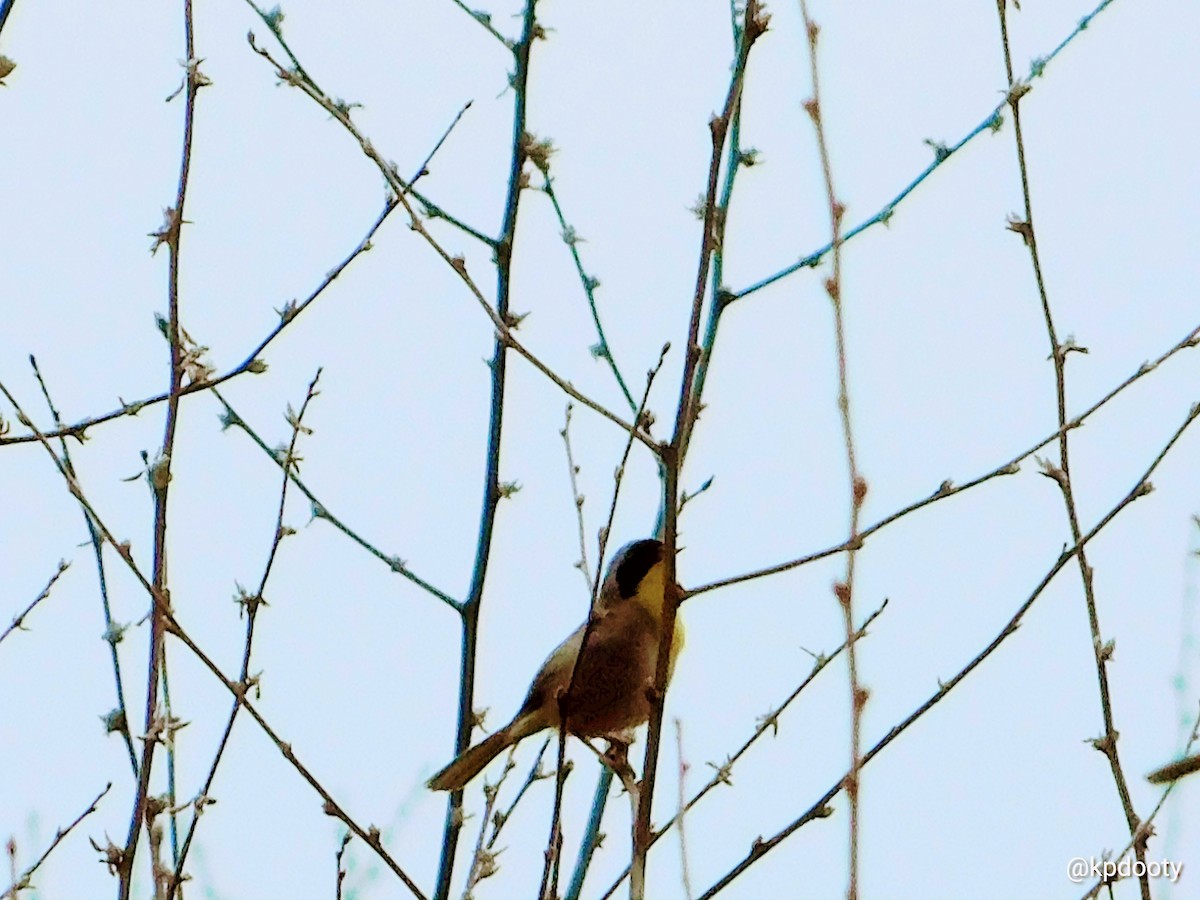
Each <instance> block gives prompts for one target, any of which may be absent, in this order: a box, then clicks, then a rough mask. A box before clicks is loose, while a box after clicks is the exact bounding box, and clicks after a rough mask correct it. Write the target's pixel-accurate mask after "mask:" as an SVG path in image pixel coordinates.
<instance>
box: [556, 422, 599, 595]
mask: <svg viewBox="0 0 1200 900" xmlns="http://www.w3.org/2000/svg"><path fill="white" fill-rule="evenodd" d="M572 409H574V406H572V404H570V403H568V404H567V412H566V415H565V416H564V421H563V427H562V431H560V432H559V433H558V435H559V437H561V438H562V439H563V445H564V446H565V447H566V450H567V474H568V475H569V476H570V478H571V501H572V503H573V504H574V506H575V520H576V522H578V524H579V562H578V563H576V565H575V567H576V568H577V569H579V573H580V574H581V575H583V581H584V584H586V585H587V590H588V591H589V597H590V591H591V590H592V567H591V566H590V565H588V556H587V529H586V527H585V526H584V521H583V494H581V493H579V466H578V465H577V464H576V462H575V454H574V453H573V452H572V450H571V410H572Z"/></svg>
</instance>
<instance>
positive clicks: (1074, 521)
mask: <svg viewBox="0 0 1200 900" xmlns="http://www.w3.org/2000/svg"><path fill="white" fill-rule="evenodd" d="M1007 6H1008V0H996V10H997V12H998V13H999V17H1000V43H1001V47H1002V50H1003V53H1004V72H1005V75H1006V76H1007V78H1008V94H1007V96H1006V98H1005V99H1006V101H1007V102H1008V105H1009V108H1010V109H1011V110H1012V118H1013V136H1014V141H1015V144H1016V151H1017V168H1018V170H1019V171H1020V175H1021V196H1022V200H1023V202H1024V207H1025V218H1024V219H1023V220H1017V219H1013V220H1010V222H1009V228H1010V229H1011V230H1013V231H1015V232H1017V233H1018V234H1020V235H1021V237H1022V239H1023V240H1024V241H1025V246H1026V247H1027V248H1028V249H1029V257H1030V260H1031V262H1032V263H1033V275H1034V280H1035V281H1036V283H1037V290H1038V298H1039V299H1040V301H1041V306H1042V317H1043V319H1044V321H1045V325H1046V336H1047V338H1048V339H1049V343H1050V357H1051V359H1052V360H1053V362H1054V393H1055V399H1056V401H1057V405H1058V427H1059V429H1060V433H1059V436H1058V455H1059V461H1058V465H1057V466H1055V465H1053V464H1051V463H1046V464H1044V466H1043V471H1044V473H1045V474H1046V475H1048V476H1050V477H1051V478H1052V479H1053V480H1054V481H1055V483H1056V484H1057V485H1058V487H1059V490H1060V492H1061V493H1062V498H1063V505H1064V506H1065V508H1066V513H1067V521H1068V522H1069V524H1070V527H1071V539H1072V540H1074V541H1075V542H1076V543H1079V539H1080V535H1081V533H1082V532H1081V530H1080V527H1079V513H1078V510H1077V509H1076V505H1075V490H1074V486H1073V485H1072V482H1071V462H1070V454H1069V443H1070V441H1069V438H1070V435H1069V434H1068V433H1067V430H1066V424H1067V387H1066V363H1067V355H1068V354H1069V352H1070V351H1071V350H1079V349H1080V348H1078V347H1076V346H1075V344H1074V342H1073V341H1072V340H1071V339H1070V338H1068V339H1067V342H1066V343H1062V342H1060V341H1059V339H1058V333H1057V331H1056V329H1055V325H1054V316H1053V314H1052V312H1051V310H1050V299H1049V295H1048V293H1047V291H1046V282H1045V279H1044V278H1043V276H1042V262H1041V256H1040V254H1039V253H1038V242H1037V232H1036V230H1035V229H1034V225H1033V201H1032V199H1031V194H1030V190H1029V169H1028V165H1027V163H1026V158H1025V139H1024V137H1023V135H1022V132H1021V98H1022V97H1024V96H1025V95H1026V94H1027V93H1028V92H1029V91H1030V90H1031V88H1030V86H1029V83H1028V82H1024V81H1017V80H1016V79H1015V78H1014V77H1013V64H1012V51H1011V49H1010V47H1009V39H1008V13H1007ZM1077 562H1078V564H1079V574H1080V578H1081V579H1082V582H1083V595H1084V601H1085V604H1086V606H1087V615H1088V627H1089V630H1090V632H1091V645H1092V653H1093V656H1094V660H1095V667H1096V679H1097V682H1098V683H1099V689H1100V710H1101V715H1102V718H1103V721H1104V736H1103V737H1102V738H1100V739H1099V740H1096V741H1093V746H1095V748H1096V749H1097V750H1099V751H1100V752H1102V753H1103V754H1104V755H1105V757H1106V758H1107V759H1108V764H1109V769H1110V771H1111V772H1112V778H1113V782H1114V784H1115V785H1116V789H1117V796H1118V798H1119V799H1120V803H1121V809H1122V811H1123V812H1124V813H1125V822H1126V824H1127V826H1128V828H1129V833H1130V835H1132V836H1136V835H1138V834H1139V833H1140V832H1141V819H1139V818H1138V814H1137V812H1136V810H1135V809H1134V806H1133V797H1132V796H1131V794H1130V792H1129V784H1128V782H1127V781H1126V778H1125V772H1124V770H1123V769H1122V768H1121V758H1120V754H1119V752H1118V750H1117V737H1118V734H1117V728H1116V725H1115V722H1114V717H1113V710H1112V695H1111V693H1110V691H1109V686H1108V661H1109V660H1110V659H1111V658H1112V648H1113V645H1112V642H1111V641H1109V642H1105V641H1104V639H1103V636H1102V634H1101V630H1100V618H1099V613H1098V611H1097V608H1096V593H1095V586H1094V580H1093V573H1094V570H1093V569H1092V566H1091V564H1090V563H1089V562H1088V558H1087V553H1086V551H1085V550H1084V548H1083V547H1082V546H1081V547H1080V548H1079V554H1078V557H1077ZM1146 838H1147V839H1148V838H1149V835H1146ZM1134 853H1135V854H1136V856H1137V859H1138V861H1139V863H1141V869H1142V874H1141V875H1140V876H1139V878H1138V881H1139V883H1140V887H1141V895H1142V900H1150V876H1149V874H1148V873H1147V872H1146V870H1145V862H1146V847H1145V843H1144V842H1142V843H1138V842H1137V841H1135V842H1134Z"/></svg>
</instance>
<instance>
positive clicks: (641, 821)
mask: <svg viewBox="0 0 1200 900" xmlns="http://www.w3.org/2000/svg"><path fill="white" fill-rule="evenodd" d="M769 22H770V17H769V16H768V15H767V14H766V12H765V11H764V10H763V9H762V8H761V7H760V5H759V4H758V2H757V0H747V2H746V11H745V16H744V19H743V23H742V40H741V43H740V45H739V46H738V51H737V57H736V59H735V61H734V66H733V74H732V76H731V78H730V82H729V90H728V92H727V94H726V97H725V104H724V106H723V107H722V109H721V112H720V113H718V114H717V115H715V116H713V118H712V119H711V120H710V121H709V131H710V132H711V135H712V155H711V156H710V158H709V166H708V180H707V186H706V191H705V195H704V231H703V235H702V237H701V240H700V261H699V264H698V266H697V271H696V283H695V290H694V292H693V295H692V312H691V316H690V319H689V322H688V337H687V345H686V348H685V350H684V363H683V375H682V377H681V379H680V390H679V406H678V408H677V410H676V413H675V428H674V432H673V435H672V437H671V441H670V443H667V444H664V445H663V446H662V447H661V448H660V450H659V453H660V457H661V460H662V477H663V504H662V510H663V518H662V521H663V535H662V540H663V544H664V545H665V547H666V553H665V557H666V565H665V567H664V568H665V570H666V571H665V579H666V598H665V602H664V604H663V619H662V623H661V628H662V636H661V639H660V641H661V642H660V644H659V648H658V660H657V670H656V672H655V676H654V687H653V689H652V691H651V696H650V724H649V728H648V730H647V736H646V755H645V761H644V763H643V766H642V784H641V788H640V791H639V794H638V804H637V815H636V816H635V817H634V825H633V860H632V862H631V863H630V897H631V898H633V900H643V898H644V897H645V878H646V854H647V853H648V852H649V850H650V844H651V838H652V833H651V828H650V816H651V812H652V806H653V799H654V785H655V782H656V778H657V775H656V772H657V768H658V753H659V746H660V743H661V740H662V724H663V706H664V702H665V700H666V686H667V672H668V669H669V666H670V656H671V642H672V639H673V638H674V634H675V618H676V615H677V613H678V611H679V601H680V597H679V596H678V588H677V586H676V583H675V582H676V578H675V547H676V536H677V532H678V514H679V479H680V474H681V471H682V468H683V462H684V457H685V456H686V453H687V446H688V442H689V439H690V437H691V433H692V430H693V428H694V427H695V424H696V418H697V416H698V414H699V410H700V398H699V397H698V396H697V394H696V391H695V387H696V377H697V367H698V366H699V364H700V358H701V354H702V351H701V348H700V345H699V343H698V341H699V336H700V316H701V313H702V311H703V308H704V297H705V293H706V287H707V284H708V275H709V267H710V264H711V262H712V258H713V254H714V253H715V252H716V250H717V249H718V247H719V244H720V239H721V235H722V234H723V225H722V224H721V222H720V221H719V219H718V211H717V196H718V193H717V192H718V189H719V176H720V170H721V159H722V156H723V155H724V149H725V142H726V138H727V137H728V135H729V128H730V124H731V122H732V121H733V117H734V111H735V110H736V109H737V105H738V100H739V99H740V97H741V92H742V84H743V81H744V78H745V73H746V62H747V60H748V59H749V56H750V48H751V47H753V46H754V42H755V41H756V40H758V38H760V37H761V36H762V35H763V34H764V33H765V32H766V30H767V26H768V24H769ZM713 302H718V301H717V300H716V299H715V298H714V301H713Z"/></svg>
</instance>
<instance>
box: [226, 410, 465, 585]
mask: <svg viewBox="0 0 1200 900" xmlns="http://www.w3.org/2000/svg"><path fill="white" fill-rule="evenodd" d="M213 396H214V397H216V398H217V402H219V403H220V404H221V405H222V406H223V407H224V409H225V412H224V415H223V416H222V419H221V421H222V423H223V424H224V426H225V427H226V428H233V427H237V428H239V429H240V430H241V431H242V432H243V433H244V434H245V435H246V436H247V437H248V438H250V440H252V441H253V442H254V443H255V444H256V445H257V446H258V448H259V449H260V450H262V451H263V453H265V454H266V455H267V456H269V457H270V458H271V460H272V461H273V462H274V463H275V464H276V465H277V466H279V467H280V469H281V470H283V471H284V472H286V474H287V478H288V480H289V481H291V483H292V484H294V485H295V486H296V489H297V490H299V491H300V493H301V494H303V495H304V496H305V497H306V498H307V499H308V501H309V502H310V503H311V504H312V514H313V518H315V519H324V520H325V521H326V522H328V523H329V524H330V525H332V526H333V527H334V528H336V529H337V530H338V531H340V532H341V533H342V534H344V535H346V537H348V538H350V540H352V541H354V543H356V544H358V545H359V546H360V547H362V548H363V549H364V550H366V551H367V552H368V553H370V554H371V555H372V556H374V557H375V558H376V559H378V560H379V561H380V562H382V563H384V564H385V565H386V566H387V567H388V568H389V569H391V570H392V571H393V572H395V573H397V574H398V575H402V576H403V577H404V578H406V579H408V580H409V581H411V582H412V583H413V584H415V585H416V586H417V587H419V588H421V589H422V590H423V591H426V592H427V593H429V594H430V595H432V596H434V597H436V598H437V599H438V600H441V601H442V602H443V603H445V604H446V605H447V606H449V607H451V608H453V609H458V608H459V602H458V601H457V600H455V599H454V598H453V597H451V596H450V595H449V594H448V593H446V592H445V591H443V590H442V589H440V588H438V587H436V586H435V585H433V584H431V583H429V582H428V581H426V580H425V579H424V578H422V577H421V576H419V575H417V574H416V573H415V572H413V571H412V570H411V569H410V568H409V567H408V563H407V562H406V561H405V560H404V559H403V558H402V557H400V556H397V555H395V554H389V553H384V552H383V551H382V550H380V549H379V548H378V547H376V546H375V545H374V544H372V543H371V542H370V541H368V540H367V539H366V538H364V537H363V536H362V535H360V534H359V533H358V532H357V531H355V530H354V529H353V528H351V527H350V526H349V525H347V524H346V523H345V522H344V521H342V520H341V519H340V518H338V516H336V515H335V514H334V513H333V512H331V511H330V509H329V507H328V506H326V505H325V504H324V503H323V502H322V501H321V500H320V499H318V498H317V495H316V494H314V493H313V491H312V489H311V488H309V486H308V485H307V484H305V483H304V480H303V479H302V478H301V477H300V474H299V472H297V471H296V468H295V467H288V466H286V465H284V455H283V453H282V452H281V451H280V450H278V449H275V448H272V447H270V446H268V445H267V442H266V441H264V440H263V439H262V437H261V436H259V434H258V432H257V431H255V430H254V429H253V428H251V427H250V425H249V424H248V423H247V422H246V420H245V419H243V418H242V416H241V415H240V414H239V413H238V411H237V410H235V409H234V408H233V407H232V406H231V405H230V404H229V401H227V400H226V399H225V397H224V396H223V395H222V394H221V392H220V391H217V390H214V391H213Z"/></svg>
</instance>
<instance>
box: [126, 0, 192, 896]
mask: <svg viewBox="0 0 1200 900" xmlns="http://www.w3.org/2000/svg"><path fill="white" fill-rule="evenodd" d="M183 31H184V62H183V66H184V73H185V74H184V84H183V94H184V110H183V150H182V153H181V158H180V162H179V180H178V185H177V187H176V191H175V202H174V205H173V206H171V207H170V208H168V209H167V210H166V213H165V217H164V218H165V221H164V224H163V227H162V230H161V231H159V232H157V233H156V234H155V235H154V238H155V244H154V249H157V248H158V246H159V245H160V244H163V245H166V248H167V254H168V262H167V269H168V271H167V318H166V325H165V334H166V337H167V341H168V343H169V344H170V353H171V370H170V389H169V391H168V392H167V412H166V422H165V424H164V428H163V439H162V445H161V447H160V449H159V453H158V458H157V459H156V460H154V462H153V463H152V464H150V466H149V468H148V469H147V477H148V481H149V482H150V488H151V490H152V492H153V495H154V561H153V576H152V584H153V587H154V596H156V597H159V598H162V599H163V600H164V601H165V604H164V605H163V606H160V605H159V604H157V603H156V604H154V606H153V607H152V608H151V611H150V635H149V637H150V653H149V657H150V660H149V664H148V665H147V671H146V711H145V717H144V725H143V734H144V737H143V738H142V756H141V762H140V764H139V766H138V783H137V792H136V794H135V797H134V802H133V810H132V812H131V814H130V817H129V835H128V837H127V838H126V840H125V850H124V853H123V854H122V856H121V864H120V866H119V867H118V870H117V876H118V879H119V889H118V892H117V896H118V898H119V900H129V896H130V892H131V891H132V889H133V866H134V861H135V859H136V857H137V846H138V836H139V835H140V834H141V830H142V828H143V827H145V828H146V830H147V833H149V832H150V831H151V830H152V829H153V827H154V818H155V817H154V815H148V814H147V812H148V803H149V799H150V775H151V772H152V770H153V765H154V750H155V747H156V746H157V744H158V742H159V740H161V739H162V737H163V735H164V733H166V734H167V751H168V753H169V754H172V755H173V754H174V732H173V730H172V731H166V729H168V728H170V726H171V725H172V723H173V718H172V717H171V715H170V711H169V710H168V711H167V713H166V717H165V719H164V715H163V713H162V712H161V711H160V710H159V698H158V689H159V681H160V680H161V679H162V678H163V676H164V674H165V668H164V667H165V660H164V658H163V637H164V628H165V623H164V620H163V614H164V612H165V611H166V610H168V609H169V604H170V601H169V599H168V598H169V596H170V594H169V591H168V587H167V499H168V494H169V491H170V486H171V458H172V454H173V453H174V449H175V431H176V427H177V425H178V422H179V397H180V390H181V388H182V387H183V377H184V368H185V362H186V360H185V358H184V346H183V342H184V336H183V328H182V325H181V324H180V320H179V267H180V251H181V247H180V243H181V239H182V234H183V225H184V222H185V220H184V206H185V202H186V200H187V189H188V175H189V173H190V171H191V163H192V140H193V135H194V130H195V116H196V97H197V95H198V94H199V92H200V88H202V87H204V86H205V85H207V84H208V83H209V81H208V79H207V78H206V77H205V76H204V74H203V73H202V72H201V71H200V60H199V58H198V57H197V56H196V44H195V30H194V24H193V20H192V0H183ZM168 99H169V98H168ZM169 806H171V807H172V808H173V807H174V806H175V801H174V797H173V796H172V797H170V802H169ZM172 833H174V830H173V832H172ZM156 883H157V882H156Z"/></svg>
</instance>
